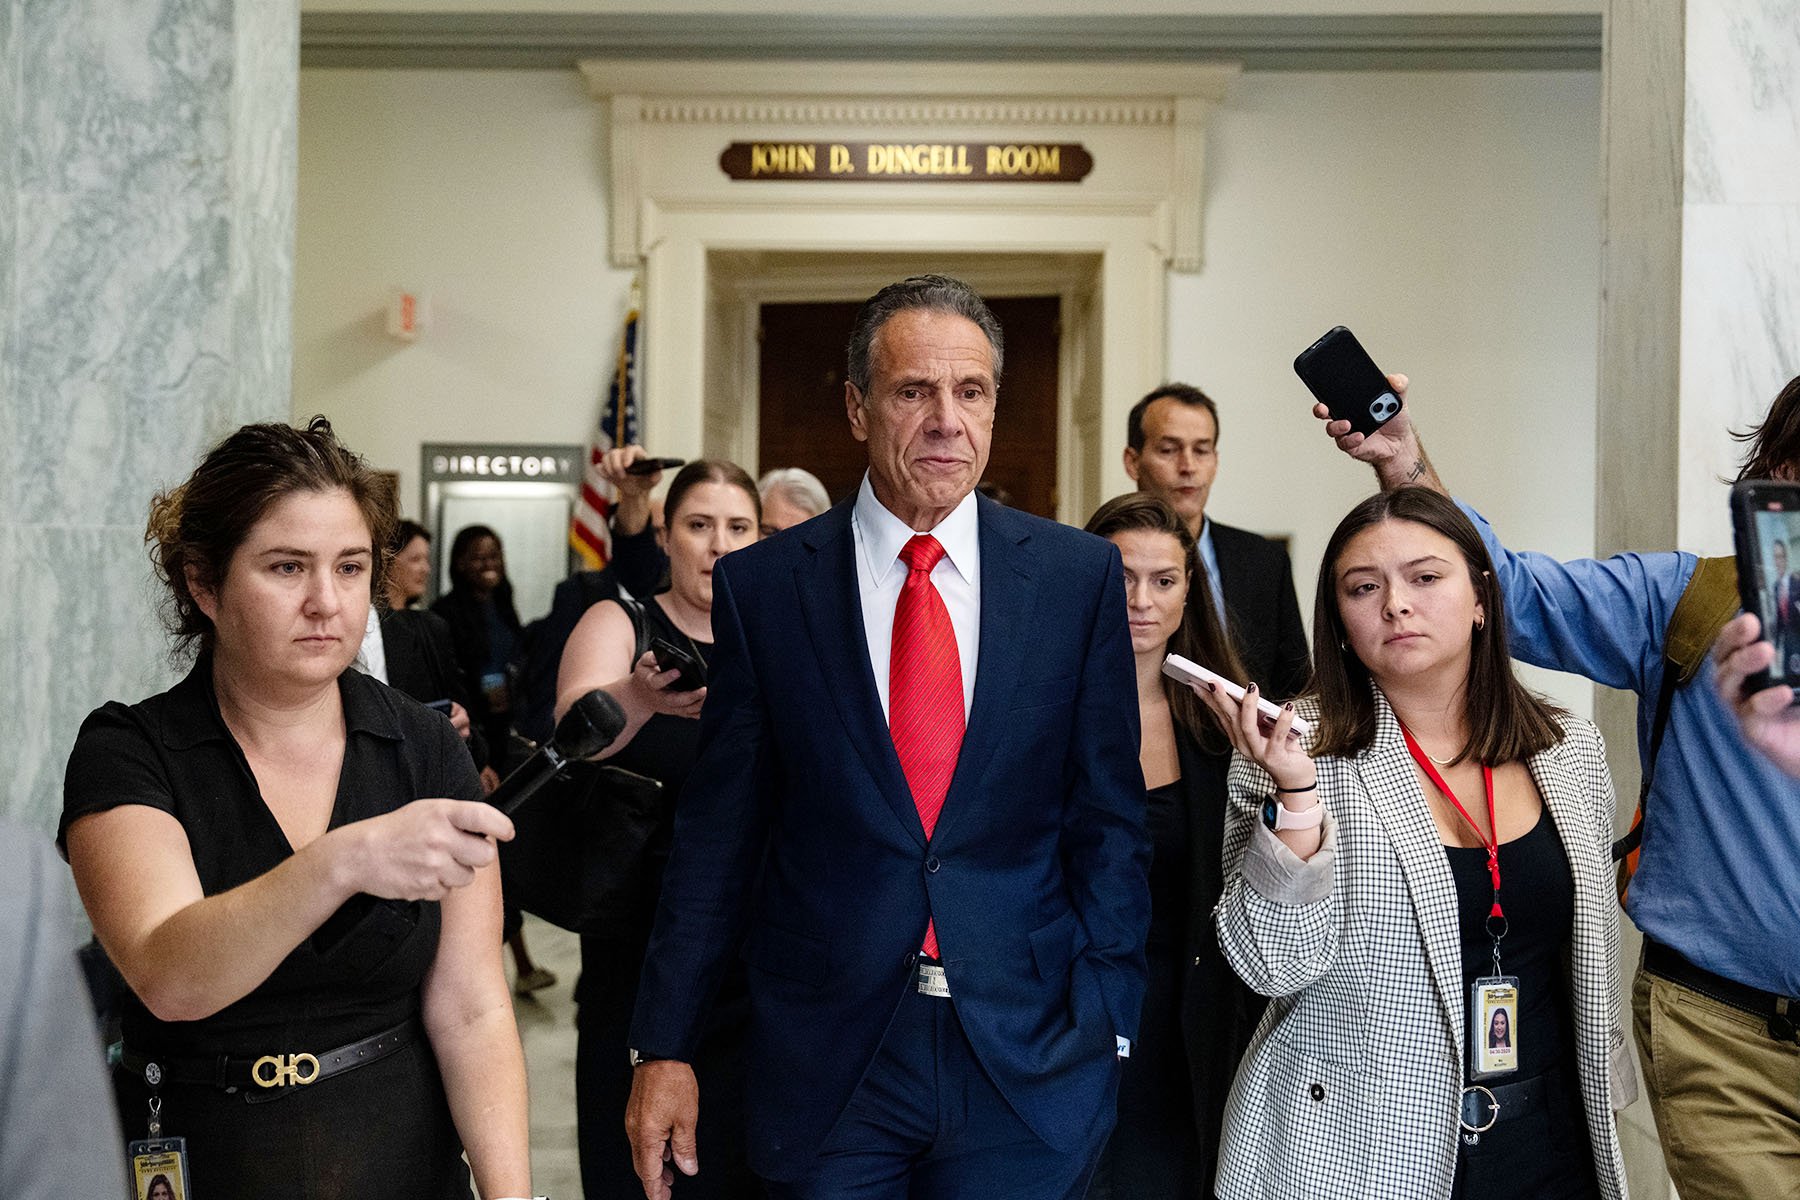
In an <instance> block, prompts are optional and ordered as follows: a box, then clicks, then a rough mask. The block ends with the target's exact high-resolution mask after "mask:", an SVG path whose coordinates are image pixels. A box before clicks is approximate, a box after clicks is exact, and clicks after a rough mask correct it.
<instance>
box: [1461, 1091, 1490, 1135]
mask: <svg viewBox="0 0 1800 1200" xmlns="http://www.w3.org/2000/svg"><path fill="white" fill-rule="evenodd" d="M1470 1092H1480V1093H1482V1094H1483V1095H1485V1096H1486V1097H1487V1101H1488V1119H1487V1124H1486V1125H1471V1124H1469V1123H1468V1122H1467V1121H1465V1120H1463V1115H1462V1105H1461V1104H1460V1103H1458V1104H1457V1106H1456V1123H1457V1124H1458V1125H1461V1126H1462V1127H1463V1128H1464V1129H1466V1130H1468V1131H1469V1132H1470V1133H1486V1132H1487V1131H1488V1130H1490V1129H1492V1128H1493V1127H1494V1122H1495V1121H1498V1120H1499V1119H1500V1101H1498V1100H1496V1099H1495V1098H1494V1093H1493V1092H1490V1091H1488V1089H1487V1088H1484V1087H1482V1086H1481V1085H1480V1084H1479V1083H1471V1084H1470V1085H1469V1086H1468V1087H1466V1088H1464V1089H1463V1090H1462V1094H1463V1095H1464V1096H1467V1095H1468V1094H1469V1093H1470Z"/></svg>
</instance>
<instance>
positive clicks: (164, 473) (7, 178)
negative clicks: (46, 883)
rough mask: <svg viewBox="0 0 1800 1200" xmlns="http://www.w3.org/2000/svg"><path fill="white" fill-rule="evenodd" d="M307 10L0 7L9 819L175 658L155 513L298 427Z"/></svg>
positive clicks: (112, 2)
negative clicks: (294, 402)
mask: <svg viewBox="0 0 1800 1200" xmlns="http://www.w3.org/2000/svg"><path fill="white" fill-rule="evenodd" d="M298 74H299V7H298V3H297V0H180V2H178V0H0V454H3V455H4V459H3V460H0V489H3V490H0V564H4V566H3V568H0V631H4V639H5V640H4V650H3V652H0V654H3V656H0V679H3V680H4V681H5V684H6V700H5V703H4V704H0V745H3V746H4V747H5V748H6V749H5V752H4V754H3V755H0V761H4V762H5V763H6V767H7V769H6V770H5V772H4V779H5V786H4V788H0V813H5V814H9V815H12V816H14V817H16V818H18V819H19V820H21V821H23V822H25V823H28V824H34V825H37V826H39V827H42V828H51V827H53V826H54V824H55V821H56V814H57V813H58V812H59V811H60V808H61V786H62V771H63V764H64V762H65V760H66V758H67V756H68V750H69V746H70V745H71V743H72V742H73V740H74V737H75V732H76V730H77V728H78V727H79V725H80V722H81V719H82V717H83V716H84V715H85V714H86V713H87V712H88V711H89V710H90V709H92V708H93V707H95V706H96V705H98V704H100V703H101V702H102V701H105V700H108V699H126V700H136V699H139V698H141V697H143V696H145V695H147V694H149V693H151V692H153V691H156V690H160V689H161V688H163V687H166V686H167V685H168V684H169V683H170V682H172V681H173V679H174V678H175V677H176V673H177V670H178V667H177V665H176V664H175V663H173V662H172V661H171V658H170V655H169V643H168V641H167V639H166V638H165V637H164V635H163V633H162V631H161V626H160V624H159V622H158V614H157V601H158V599H159V592H158V591H157V590H156V588H155V587H154V586H153V583H152V578H151V572H150V566H149V560H148V558H147V556H146V553H145V547H144V541H143V535H144V522H145V517H146V514H147V512H148V506H149V502H150V498H151V496H152V495H153V494H155V493H156V492H157V491H159V490H161V489H163V488H166V487H168V486H170V485H171V484H173V483H176V482H178V481H179V480H180V479H181V478H182V477H183V476H185V475H186V473H187V472H188V471H189V470H191V469H192V467H193V464H194V463H195V461H196V460H197V459H198V456H199V454H200V453H201V451H202V450H203V449H204V448H205V447H206V446H208V445H210V444H211V443H212V442H214V441H216V440H217V439H218V438H219V437H221V436H222V435H223V434H224V433H226V432H227V431H229V430H230V429H232V428H235V427H236V426H237V425H239V424H242V423H243V422H245V421H251V420H268V419H282V420H285V419H287V417H288V415H289V390H290V377H291V374H292V369H291V358H292V354H291V337H292V335H291V307H292V276H293V240H294V238H293V231H294V216H293V214H294V172H295V161H296V154H295V144H296V143H295V118H296V111H297V91H298Z"/></svg>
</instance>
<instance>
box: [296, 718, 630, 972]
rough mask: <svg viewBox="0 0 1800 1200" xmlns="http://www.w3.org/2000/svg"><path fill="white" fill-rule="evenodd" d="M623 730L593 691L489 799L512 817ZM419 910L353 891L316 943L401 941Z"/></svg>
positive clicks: (321, 948)
mask: <svg viewBox="0 0 1800 1200" xmlns="http://www.w3.org/2000/svg"><path fill="white" fill-rule="evenodd" d="M624 729H625V710H624V709H622V708H620V707H619V702H618V701H617V700H614V699H613V698H612V697H611V696H609V695H607V694H606V693H605V692H603V691H600V690H598V689H596V690H594V691H591V692H589V693H588V694H587V695H585V696H583V697H582V698H581V699H579V700H577V701H576V702H575V703H574V705H573V706H572V707H571V708H570V709H569V711H568V712H567V713H565V714H563V719H562V720H561V721H558V722H557V724H556V731H555V732H554V733H552V734H551V735H550V740H549V741H547V742H545V743H544V744H543V745H541V746H539V747H538V748H537V752H536V753H534V754H533V755H532V756H531V757H530V758H528V759H526V760H525V761H524V763H523V764H521V765H520V767H519V769H518V770H516V771H514V772H513V773H512V774H510V775H508V776H507V777H506V778H505V779H502V780H501V781H500V786H499V787H497V788H495V789H494V790H493V792H492V794H490V795H489V796H488V798H487V802H488V803H489V804H492V805H493V806H494V807H495V808H497V809H499V810H500V811H501V812H503V813H506V814H507V815H508V816H511V815H512V814H513V813H514V812H517V811H518V809H519V807H520V805H522V804H524V803H525V802H526V801H527V800H529V799H531V798H532V797H533V796H535V795H536V794H537V793H538V792H540V791H542V790H543V789H544V786H545V785H546V784H548V783H549V782H550V781H551V780H553V779H555V778H556V777H557V776H558V775H561V774H562V773H563V772H564V771H565V770H567V769H568V767H569V766H570V764H572V763H577V762H580V761H581V760H582V759H585V758H592V757H593V756H594V755H596V754H598V753H600V751H602V750H604V749H606V748H607V747H608V746H610V745H612V743H613V739H614V738H616V737H618V736H619V734H620V733H621V732H623V731H624ZM419 911H420V905H419V902H418V901H416V900H383V899H378V898H376V897H374V896H370V895H368V894H367V893H363V894H360V895H356V896H352V897H351V898H350V899H349V900H347V901H345V902H344V904H343V906H342V907H340V908H339V909H338V910H337V912H335V913H333V914H332V915H331V916H330V917H328V918H326V920H325V923H324V924H322V925H320V926H319V927H318V928H317V929H316V930H314V931H313V935H312V939H311V940H312V944H313V948H314V949H315V950H317V951H318V952H319V953H320V954H329V953H330V952H331V951H332V950H333V949H334V948H335V947H336V946H337V945H338V943H340V942H342V941H343V940H344V938H345V937H347V936H348V935H349V934H350V933H351V932H353V931H356V930H361V931H363V934H364V936H366V937H374V938H382V937H386V938H388V939H390V940H392V941H394V942H396V943H397V942H399V941H400V940H402V939H404V938H405V937H406V936H407V935H408V934H409V933H411V932H412V929H413V927H414V926H415V925H416V924H417V923H418V920H419Z"/></svg>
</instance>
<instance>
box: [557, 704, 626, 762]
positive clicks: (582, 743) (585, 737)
mask: <svg viewBox="0 0 1800 1200" xmlns="http://www.w3.org/2000/svg"><path fill="white" fill-rule="evenodd" d="M624 728H625V710H624V709H622V708H620V707H619V702H618V701H617V700H614V699H613V698H612V697H611V696H609V695H607V694H606V693H605V692H603V691H601V690H600V689H598V688H596V689H594V690H593V691H591V692H589V693H588V694H587V695H585V696H583V697H582V698H581V699H579V700H577V701H576V702H575V703H574V704H573V705H571V706H570V708H569V711H568V712H567V713H565V714H563V719H562V720H561V721H558V722H557V724H556V732H555V733H553V734H551V735H550V744H551V745H552V746H554V747H556V752H557V753H558V754H560V755H561V756H562V757H564V758H567V759H580V758H591V757H592V756H594V755H596V754H598V753H600V751H602V750H604V749H606V748H607V747H608V746H610V745H612V743H613V739H614V738H616V737H618V736H619V734H620V732H621V731H623V730H624Z"/></svg>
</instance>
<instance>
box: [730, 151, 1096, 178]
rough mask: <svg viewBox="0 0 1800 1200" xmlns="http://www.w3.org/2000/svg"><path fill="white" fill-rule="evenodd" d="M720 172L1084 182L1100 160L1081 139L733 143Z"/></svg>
mask: <svg viewBox="0 0 1800 1200" xmlns="http://www.w3.org/2000/svg"><path fill="white" fill-rule="evenodd" d="M719 169H720V170H722V171H724V172H725V174H726V175H727V176H728V177H729V178H731V179H735V180H742V181H746V182H763V181H769V182H774V181H790V182H791V181H794V180H825V179H839V180H852V181H856V180H860V181H864V182H882V183H886V182H898V181H910V182H938V183H949V182H961V183H1078V182H1080V181H1081V180H1082V179H1085V178H1086V177H1087V174H1088V172H1090V171H1092V170H1093V169H1094V156H1093V155H1091V154H1089V153H1088V151H1087V148H1086V147H1085V146H1082V145H1080V144H1079V143H1077V142H733V143H731V144H730V145H729V146H727V147H725V150H724V152H723V153H721V154H720V155H719Z"/></svg>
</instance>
